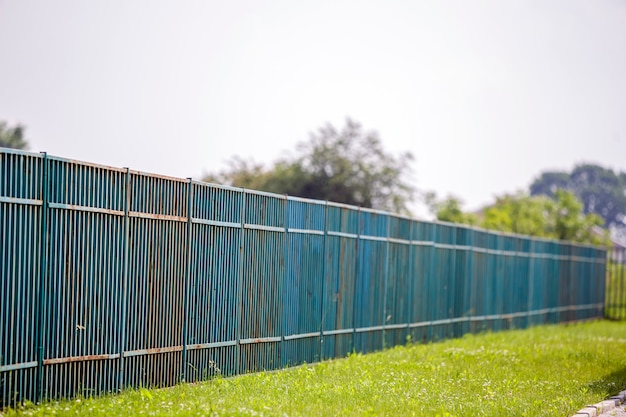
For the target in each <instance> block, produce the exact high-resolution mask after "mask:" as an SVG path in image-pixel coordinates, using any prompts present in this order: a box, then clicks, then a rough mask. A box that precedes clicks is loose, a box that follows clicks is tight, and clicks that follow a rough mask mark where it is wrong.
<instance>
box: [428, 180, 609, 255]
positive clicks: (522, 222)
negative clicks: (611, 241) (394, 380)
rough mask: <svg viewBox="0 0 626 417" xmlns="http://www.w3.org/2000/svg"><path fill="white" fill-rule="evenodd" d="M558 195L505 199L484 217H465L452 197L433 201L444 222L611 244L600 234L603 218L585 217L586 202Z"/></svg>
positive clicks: (484, 212)
mask: <svg viewBox="0 0 626 417" xmlns="http://www.w3.org/2000/svg"><path fill="white" fill-rule="evenodd" d="M554 195H555V199H554V200H553V199H551V198H548V197H546V196H529V195H526V194H524V193H517V194H515V195H504V196H502V197H498V198H497V200H496V203H495V204H493V205H492V206H489V207H486V208H485V209H483V210H482V212H481V213H480V214H472V213H463V211H462V209H461V204H460V202H459V200H458V199H455V198H450V197H449V198H448V199H445V200H443V201H440V202H437V201H436V199H432V198H431V204H430V206H431V210H433V211H434V213H435V214H436V216H437V219H438V220H442V221H449V222H454V223H463V224H469V225H477V226H480V227H483V228H485V229H491V230H499V231H502V232H508V233H517V234H523V235H531V236H539V237H545V238H551V239H559V240H569V241H574V242H584V243H593V244H598V245H601V244H606V243H607V234H606V233H600V234H599V233H598V232H599V231H601V230H602V229H601V228H599V226H601V225H602V224H603V223H604V222H603V220H602V218H601V217H600V216H598V215H596V214H585V213H584V212H583V204H582V202H581V201H580V200H579V199H578V198H576V196H575V195H574V194H573V193H572V192H569V191H565V190H556V191H555V192H554ZM432 201H435V202H434V204H433V203H432Z"/></svg>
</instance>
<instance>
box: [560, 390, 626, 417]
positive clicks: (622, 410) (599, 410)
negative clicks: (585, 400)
mask: <svg viewBox="0 0 626 417" xmlns="http://www.w3.org/2000/svg"><path fill="white" fill-rule="evenodd" d="M572 417H626V391H622V392H620V393H619V394H617V395H616V396H614V397H611V399H610V400H606V401H602V402H599V403H597V404H593V405H590V406H588V407H585V408H583V409H581V410H579V411H578V413H576V414H574V415H573V416H572Z"/></svg>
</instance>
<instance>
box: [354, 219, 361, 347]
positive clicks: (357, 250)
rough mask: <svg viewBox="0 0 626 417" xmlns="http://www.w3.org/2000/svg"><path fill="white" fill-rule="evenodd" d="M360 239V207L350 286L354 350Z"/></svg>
mask: <svg viewBox="0 0 626 417" xmlns="http://www.w3.org/2000/svg"><path fill="white" fill-rule="evenodd" d="M360 240H361V207H359V208H358V210H357V215H356V243H355V246H356V251H355V254H354V262H355V267H354V285H353V286H352V288H353V291H352V300H353V301H352V351H353V352H356V325H357V321H356V289H357V280H358V279H359V242H360Z"/></svg>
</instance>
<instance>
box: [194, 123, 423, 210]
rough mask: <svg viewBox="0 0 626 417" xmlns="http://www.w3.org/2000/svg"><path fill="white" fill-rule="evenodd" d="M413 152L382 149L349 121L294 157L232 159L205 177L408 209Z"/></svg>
mask: <svg viewBox="0 0 626 417" xmlns="http://www.w3.org/2000/svg"><path fill="white" fill-rule="evenodd" d="M412 161H413V156H412V155H411V154H410V153H409V152H406V153H402V154H400V155H398V156H396V155H393V154H391V153H389V152H387V151H385V150H384V149H383V146H382V142H381V140H380V138H379V136H378V134H377V133H376V132H374V131H365V130H363V128H362V126H361V125H360V124H359V123H356V122H354V121H352V120H350V119H348V120H347V121H346V124H345V126H344V127H343V128H342V129H341V130H338V129H336V128H335V127H333V126H332V125H330V124H328V125H326V126H325V127H322V128H320V129H319V130H318V131H317V132H315V133H313V134H311V137H310V139H309V140H308V141H306V142H302V143H300V144H299V145H298V147H297V153H296V156H293V157H287V158H284V159H282V160H279V161H277V162H275V163H274V164H273V165H272V166H271V167H269V168H265V167H263V165H261V164H257V163H254V162H247V161H244V160H241V159H240V158H236V157H235V158H233V160H232V161H231V162H230V166H229V168H228V169H227V170H226V171H222V172H220V173H218V174H212V175H208V176H207V177H206V178H205V180H206V181H210V182H217V183H222V184H228V185H233V186H237V187H245V188H251V189H256V190H262V191H269V192H273V193H278V194H289V195H293V196H298V197H305V198H314V199H319V200H329V201H335V202H339V203H345V204H353V205H357V206H362V207H370V208H376V209H381V210H390V211H394V212H399V213H408V208H407V204H408V203H409V202H410V201H411V200H412V199H413V197H414V195H415V188H414V186H413V185H412V184H411V183H410V182H409V181H408V180H407V178H406V177H407V176H408V175H409V174H410V172H411V163H412Z"/></svg>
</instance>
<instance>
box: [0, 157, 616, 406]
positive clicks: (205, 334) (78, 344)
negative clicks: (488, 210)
mask: <svg viewBox="0 0 626 417" xmlns="http://www.w3.org/2000/svg"><path fill="white" fill-rule="evenodd" d="M605 268H606V253H605V251H604V250H603V249H600V248H596V247H587V246H580V245H575V244H568V243H561V242H555V241H549V240H541V239H531V238H529V237H524V236H515V235H503V234H497V233H491V232H487V231H484V230H479V229H473V228H468V227H464V226H460V225H452V224H441V223H429V222H423V221H417V220H412V219H409V218H405V217H402V216H397V215H393V214H388V213H384V212H380V211H374V210H368V209H363V208H357V207H352V206H346V205H341V204H336V203H331V202H324V201H312V200H303V199H299V198H294V197H286V196H280V195H273V194H267V193H262V192H257V191H250V190H242V189H238V188H231V187H225V186H218V185H212V184H206V183H202V182H198V181H193V180H191V179H187V180H183V179H178V178H169V177H164V176H160V175H153V174H146V173H143V172H138V171H133V170H129V169H119V168H111V167H105V166H100V165H95V164H90V163H84V162H77V161H72V160H67V159H62V158H58V157H52V156H48V155H46V154H33V153H26V152H20V151H12V150H8V149H0V394H1V399H2V404H4V405H7V404H12V403H14V402H16V401H21V400H25V399H28V400H35V401H37V400H40V399H48V398H59V397H71V396H74V395H91V394H97V393H102V392H110V391H116V390H118V389H120V388H123V387H128V386H133V387H137V386H168V385H173V384H176V383H177V382H179V381H181V380H186V381H197V380H200V379H204V378H208V377H211V376H214V375H216V374H222V375H233V374H240V373H245V372H249V371H255V370H261V369H275V368H280V367H284V366H287V365H294V364H298V363H302V362H309V363H310V362H315V361H319V360H321V359H326V358H336V357H341V356H344V355H346V354H347V353H350V352H352V351H358V352H369V351H373V350H377V349H381V348H384V347H388V346H393V345H397V344H403V343H406V341H407V340H408V339H410V340H412V341H430V340H436V339H442V338H448V337H455V336H460V335H462V334H464V333H468V332H475V331H481V330H486V329H491V330H500V329H507V328H513V327H515V328H522V327H525V326H528V325H533V324H540V323H557V322H564V321H573V320H583V319H588V318H594V317H601V316H602V314H603V303H604V294H605Z"/></svg>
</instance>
